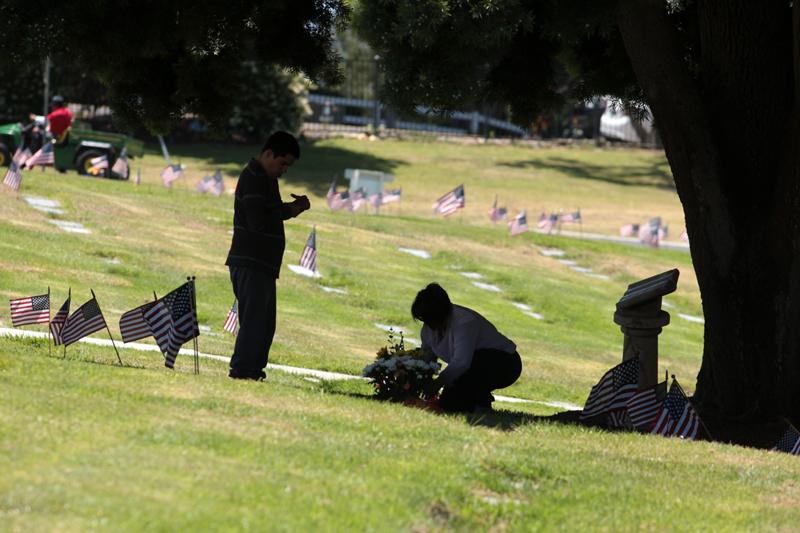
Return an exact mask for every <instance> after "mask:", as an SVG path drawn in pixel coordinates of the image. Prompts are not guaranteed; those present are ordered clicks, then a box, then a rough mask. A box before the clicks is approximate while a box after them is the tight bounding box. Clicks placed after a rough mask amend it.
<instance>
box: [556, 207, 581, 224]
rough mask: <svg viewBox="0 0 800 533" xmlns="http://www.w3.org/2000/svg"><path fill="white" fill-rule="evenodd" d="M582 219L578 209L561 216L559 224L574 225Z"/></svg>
mask: <svg viewBox="0 0 800 533" xmlns="http://www.w3.org/2000/svg"><path fill="white" fill-rule="evenodd" d="M582 220H583V219H582V218H581V210H580V209H578V210H577V211H573V212H572V213H565V214H563V215H561V223H562V224H576V223H578V222H581V221H582Z"/></svg>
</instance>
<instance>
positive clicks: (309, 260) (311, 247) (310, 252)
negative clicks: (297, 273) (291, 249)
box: [300, 228, 317, 272]
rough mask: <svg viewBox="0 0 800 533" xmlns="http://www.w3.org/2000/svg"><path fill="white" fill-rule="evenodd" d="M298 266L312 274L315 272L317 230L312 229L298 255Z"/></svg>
mask: <svg viewBox="0 0 800 533" xmlns="http://www.w3.org/2000/svg"><path fill="white" fill-rule="evenodd" d="M300 266H301V267H303V268H307V269H309V270H311V271H312V272H316V271H317V228H312V230H311V233H310V234H309V235H308V240H307V241H306V245H305V247H304V248H303V253H302V254H301V255H300Z"/></svg>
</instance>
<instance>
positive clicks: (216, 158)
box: [169, 142, 405, 196]
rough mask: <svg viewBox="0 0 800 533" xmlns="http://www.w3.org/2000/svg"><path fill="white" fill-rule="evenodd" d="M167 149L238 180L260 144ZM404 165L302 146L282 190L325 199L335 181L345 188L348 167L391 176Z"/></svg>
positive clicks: (335, 149) (333, 148) (314, 145)
mask: <svg viewBox="0 0 800 533" xmlns="http://www.w3.org/2000/svg"><path fill="white" fill-rule="evenodd" d="M169 149H170V156H171V157H172V158H173V159H175V160H177V161H180V160H181V158H187V157H192V158H198V159H205V160H206V161H207V164H208V165H209V166H211V167H218V168H220V169H221V170H222V173H223V174H224V175H226V176H228V177H231V178H237V177H239V173H240V172H241V170H242V168H244V166H245V165H246V164H247V162H248V161H249V160H250V159H251V158H252V157H255V156H256V155H258V153H259V151H260V150H261V145H260V144H258V145H256V144H248V145H240V144H223V143H216V144H214V143H195V144H176V145H173V146H170V148H169ZM404 162H405V161H403V160H400V159H387V158H383V157H378V156H375V155H372V154H369V153H364V152H357V151H354V150H348V149H346V148H342V147H339V146H332V145H324V144H322V143H319V142H309V143H301V145H300V160H299V161H297V163H295V165H294V166H292V168H291V169H290V170H289V172H288V173H287V174H286V177H285V179H286V183H287V185H286V186H285V187H284V188H287V189H291V187H292V185H299V186H303V187H305V188H307V189H308V190H310V191H311V192H312V193H313V194H317V195H320V196H324V195H325V193H326V192H328V187H330V185H331V181H332V180H333V179H334V178H336V180H337V183H338V184H339V187H340V188H341V187H342V186H346V185H347V183H348V182H347V181H346V180H345V179H344V171H345V169H347V168H361V169H367V170H377V171H380V172H390V173H391V172H394V170H395V169H396V168H397V167H398V166H399V165H401V164H403V163H404ZM287 192H288V191H287Z"/></svg>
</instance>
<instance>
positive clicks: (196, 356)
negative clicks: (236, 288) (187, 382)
mask: <svg viewBox="0 0 800 533" xmlns="http://www.w3.org/2000/svg"><path fill="white" fill-rule="evenodd" d="M186 279H187V280H189V282H190V283H191V284H192V312H193V313H194V314H195V316H197V299H196V298H195V285H194V280H195V279H197V278H196V277H195V276H187V278H186ZM192 340H193V341H194V342H193V343H192V347H193V349H194V373H195V374H200V355H199V353H198V346H197V336H195V337H194V338H193V339H192Z"/></svg>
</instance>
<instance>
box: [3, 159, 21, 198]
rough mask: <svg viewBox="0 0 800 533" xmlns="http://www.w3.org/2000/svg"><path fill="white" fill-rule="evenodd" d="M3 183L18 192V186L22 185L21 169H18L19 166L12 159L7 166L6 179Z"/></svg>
mask: <svg viewBox="0 0 800 533" xmlns="http://www.w3.org/2000/svg"><path fill="white" fill-rule="evenodd" d="M3 183H4V184H6V185H8V186H9V187H11V188H12V189H14V190H15V191H18V190H19V185H20V183H22V169H21V168H20V165H19V164H18V163H17V162H16V161H14V160H13V159H12V160H11V163H9V165H8V172H6V177H5V179H3Z"/></svg>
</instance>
